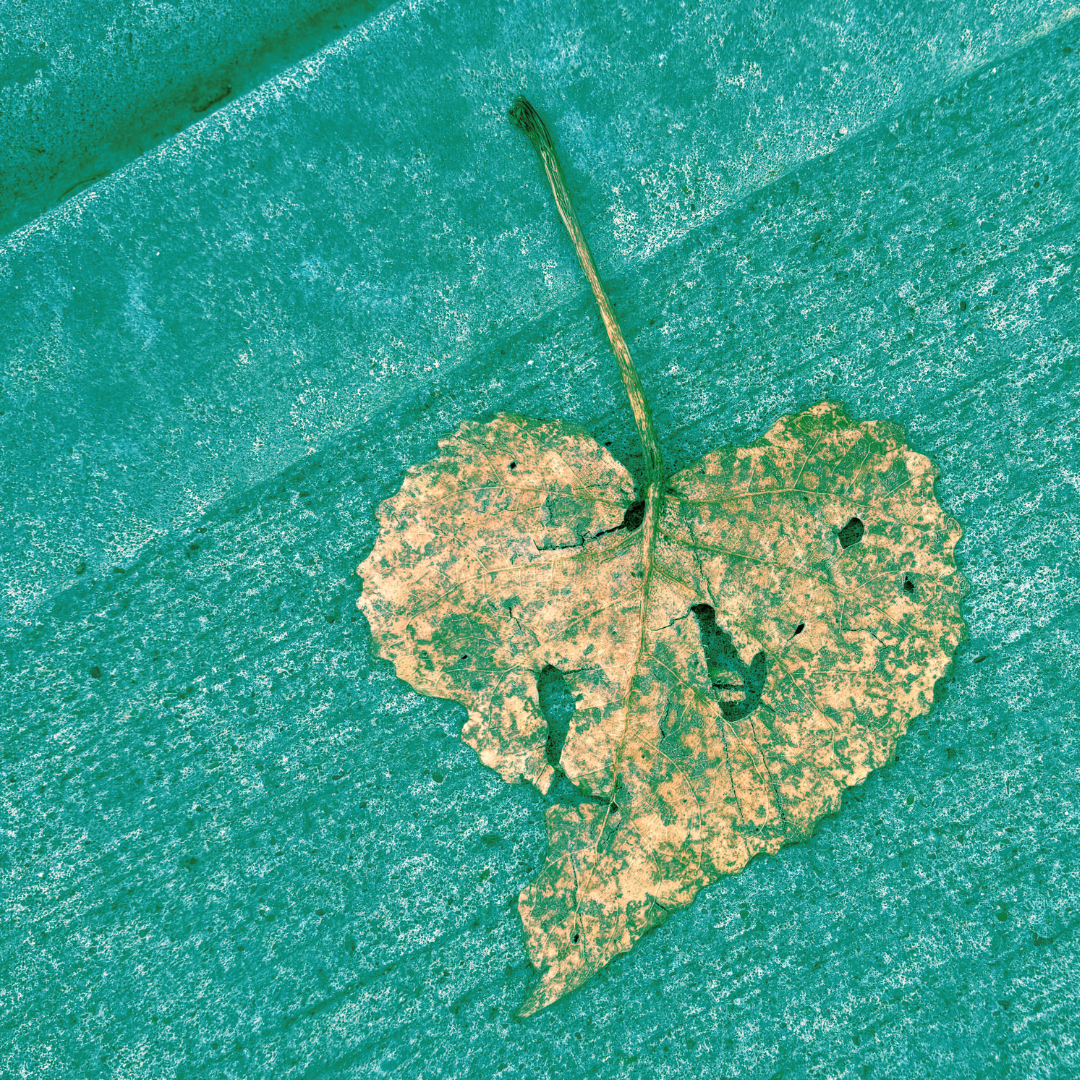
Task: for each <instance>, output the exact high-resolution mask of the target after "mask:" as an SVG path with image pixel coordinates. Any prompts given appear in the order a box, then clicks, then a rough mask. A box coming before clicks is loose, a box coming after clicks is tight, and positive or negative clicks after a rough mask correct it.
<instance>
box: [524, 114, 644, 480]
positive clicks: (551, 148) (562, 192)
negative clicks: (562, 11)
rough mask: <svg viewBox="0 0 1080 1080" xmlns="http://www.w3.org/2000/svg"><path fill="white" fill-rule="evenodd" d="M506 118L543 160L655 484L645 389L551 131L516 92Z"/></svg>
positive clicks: (556, 203)
mask: <svg viewBox="0 0 1080 1080" xmlns="http://www.w3.org/2000/svg"><path fill="white" fill-rule="evenodd" d="M510 119H511V120H512V121H513V123H514V126H515V127H517V128H519V129H520V130H521V131H523V132H524V133H525V134H526V135H527V136H528V137H529V142H531V143H532V145H533V149H534V150H535V151H536V153H537V154H538V155H539V157H540V161H541V162H542V163H543V166H544V172H546V173H547V178H548V182H549V183H550V184H551V192H552V194H553V195H554V196H555V205H556V206H557V207H558V209H559V216H560V217H561V218H562V220H563V224H564V225H565V226H566V231H567V232H568V233H569V234H570V239H571V240H572V241H573V242H574V249H575V250H576V251H577V257H578V261H579V262H580V263H581V269H582V270H584V271H585V276H586V277H587V278H588V279H589V285H590V286H591V287H592V291H593V296H595V297H596V303H597V304H598V306H599V308H600V315H601V317H602V318H603V320H604V326H605V327H606V328H607V333H608V338H609V340H610V341H611V347H612V349H614V350H615V359H616V360H617V361H618V362H619V373H620V374H621V375H622V381H623V386H625V387H626V396H627V397H628V398H629V399H630V408H631V409H632V410H633V413H634V423H635V424H636V425H637V430H638V436H639V437H640V438H641V449H642V452H643V453H644V455H645V472H646V476H645V486H646V488H650V487H652V486H653V485H654V484H656V485H659V483H660V481H661V480H663V474H664V463H663V460H662V458H661V457H660V444H659V442H658V441H657V438H656V428H655V427H654V426H653V419H652V413H651V412H650V411H649V403H648V401H646V400H645V391H644V390H643V389H642V387H641V379H640V378H638V373H637V368H635V367H634V361H633V360H632V359H631V358H630V350H629V349H628V348H627V346H626V339H625V338H624V337H623V335H622V330H620V329H619V322H618V320H617V319H616V318H615V311H614V309H613V308H612V306H611V300H610V299H608V294H607V291H606V290H605V289H604V284H603V282H602V281H601V280H600V274H599V273H598V272H597V269H596V261H595V260H594V259H593V256H592V252H591V251H590V250H589V244H588V241H586V239H585V234H584V233H583V232H582V231H581V222H580V221H578V216H577V213H576V212H575V210H574V204H573V201H572V200H571V198H570V192H569V190H568V189H567V187H566V179H565V177H564V176H563V171H562V166H561V165H560V164H559V158H558V155H557V154H556V153H555V144H554V142H552V139H551V134H550V132H549V131H548V129H547V127H546V126H545V124H544V121H543V120H541V119H540V114H539V113H538V112H537V111H536V110H535V109H534V108H533V107H532V105H530V104H529V102H528V101H527V100H526V99H525V98H524V97H521V96H520V95H519V96H518V97H516V98H514V103H513V105H512V106H511V108H510Z"/></svg>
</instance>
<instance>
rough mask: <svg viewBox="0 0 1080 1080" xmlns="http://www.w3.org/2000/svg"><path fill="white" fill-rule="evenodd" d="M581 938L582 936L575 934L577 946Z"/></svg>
mask: <svg viewBox="0 0 1080 1080" xmlns="http://www.w3.org/2000/svg"><path fill="white" fill-rule="evenodd" d="M580 938H581V935H580V934H575V935H574V944H575V945H576V944H577V943H578V941H579V940H580Z"/></svg>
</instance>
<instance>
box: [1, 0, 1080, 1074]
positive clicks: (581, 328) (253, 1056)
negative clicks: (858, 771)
mask: <svg viewBox="0 0 1080 1080" xmlns="http://www.w3.org/2000/svg"><path fill="white" fill-rule="evenodd" d="M1070 19H1071V20H1072V21H1070ZM845 65H846V66H845ZM519 90H526V91H528V92H529V94H530V96H531V97H532V99H533V101H534V103H535V104H536V105H537V106H538V107H539V108H540V109H541V110H542V111H543V112H544V114H545V116H546V118H547V119H548V121H549V123H550V124H551V126H552V128H553V130H554V132H555V134H556V138H557V139H558V140H559V142H560V145H561V148H562V153H563V157H564V160H565V163H566V166H567V173H568V177H569V181H570V183H571V185H572V187H573V188H574V190H575V191H576V192H577V193H578V194H579V201H580V208H581V213H582V219H583V223H584V226H585V229H586V232H587V234H588V235H589V237H590V240H591V242H592V245H593V248H594V250H595V251H596V254H597V258H598V262H599V264H600V267H601V272H602V273H605V276H606V278H607V280H608V283H609V286H610V289H611V292H612V295H613V301H614V304H615V307H616V310H617V312H618V313H619V315H620V317H621V319H622V320H623V329H624V331H625V333H626V337H627V340H628V342H629V344H630V347H631V350H632V351H633V352H634V355H635V357H636V359H637V362H638V366H639V368H640V370H641V374H642V380H643V382H644V384H645V388H646V392H647V393H648V394H649V395H650V398H651V401H652V403H653V409H654V413H655V416H656V421H657V426H658V428H659V430H660V433H661V441H662V445H663V450H664V456H665V460H666V462H667V464H668V468H669V469H671V470H676V469H679V468H682V467H685V466H686V465H687V464H689V463H690V462H691V461H693V460H694V459H695V458H696V457H698V456H700V455H701V454H702V453H704V452H706V451H708V450H710V449H712V448H713V447H716V446H719V445H722V444H724V443H746V442H748V441H750V440H752V439H754V438H756V437H758V436H760V435H761V434H762V433H763V432H764V431H765V430H766V429H767V428H768V427H769V425H770V424H771V423H772V422H773V421H774V420H775V419H776V417H778V416H779V415H781V414H783V413H788V412H794V411H797V410H799V409H801V408H804V407H806V406H808V405H811V404H813V403H814V402H816V401H818V400H821V399H822V398H828V399H831V400H836V401H839V402H841V403H843V405H844V407H845V409H846V410H847V412H848V413H849V414H850V415H851V416H852V417H853V418H855V419H864V418H871V417H873V418H881V419H886V420H891V421H895V422H898V423H900V424H901V425H903V426H904V428H905V429H906V431H907V435H908V441H909V443H910V445H911V446H912V447H913V448H914V449H915V450H918V451H919V452H921V453H925V454H928V455H929V456H930V457H931V458H933V459H934V461H935V462H936V463H937V464H938V466H939V467H940V469H941V473H942V476H941V479H940V480H939V482H938V485H937V493H938V498H939V501H940V502H941V503H942V505H943V506H944V508H945V509H946V511H947V512H949V513H950V514H952V515H953V516H955V517H956V518H957V519H958V520H959V521H960V522H961V523H962V525H963V526H964V529H965V535H964V537H963V539H962V540H961V542H960V546H959V548H958V563H959V566H960V569H961V571H962V572H963V573H964V574H965V576H966V577H968V579H969V580H970V581H971V584H972V591H971V594H970V596H969V598H968V600H967V601H966V602H965V605H964V613H965V618H966V620H967V622H968V624H969V626H970V629H971V642H970V643H969V645H967V646H966V647H964V648H963V649H962V650H961V653H960V655H959V657H958V659H957V661H956V664H955V666H954V669H953V672H952V675H951V676H950V678H949V679H948V680H947V681H946V682H945V683H943V684H941V685H940V687H939V693H938V702H937V705H936V707H935V709H934V711H933V712H932V713H931V714H930V715H928V716H926V717H923V718H921V719H919V720H917V721H915V723H914V724H913V725H912V728H911V730H910V731H909V733H908V735H906V736H905V737H904V738H903V739H901V741H900V744H899V750H898V757H897V761H896V762H895V764H893V765H890V766H888V767H886V768H885V769H883V770H881V771H880V772H878V773H876V774H874V775H873V776H872V777H871V778H870V779H869V780H868V781H867V782H866V784H865V785H863V786H862V787H861V788H858V789H855V790H854V791H852V792H850V793H849V794H848V795H847V796H846V797H845V800H844V808H843V810H842V811H841V813H840V814H839V815H838V816H836V817H833V818H829V819H827V820H826V821H825V822H823V823H822V825H821V826H819V828H818V830H817V832H816V833H815V835H814V836H813V837H812V838H811V839H810V840H809V841H807V842H804V843H802V844H799V845H797V846H793V847H791V848H788V849H785V850H784V851H782V852H780V853H779V854H777V855H773V856H769V857H766V858H761V859H758V860H755V861H754V862H753V863H751V865H750V866H749V867H748V868H747V869H746V870H745V871H744V872H743V873H742V874H740V875H738V876H735V877H731V878H726V879H722V880H721V881H720V882H718V883H716V884H714V885H712V886H710V887H709V888H708V889H706V890H704V891H703V892H702V893H701V894H700V895H699V896H698V898H697V899H696V900H695V902H694V905H693V906H692V907H691V908H690V909H688V910H687V911H684V912H680V913H677V914H676V915H674V916H673V917H672V918H671V919H670V920H669V921H668V923H667V924H666V925H665V926H664V927H661V928H660V929H659V930H658V931H656V932H655V933H653V934H652V935H650V936H649V937H647V938H646V939H645V940H643V941H642V942H640V943H639V944H638V945H637V946H636V947H635V949H634V950H633V952H631V953H629V954H628V955H626V956H623V957H621V958H619V959H617V960H616V961H615V962H614V963H612V964H611V965H610V966H609V967H608V968H606V969H605V970H604V971H603V972H601V973H600V974H599V975H598V976H597V977H596V978H595V979H593V980H592V981H591V982H590V983H589V984H588V985H587V986H585V987H584V988H582V989H581V990H578V991H576V992H575V993H573V994H571V995H570V996H568V997H567V998H565V999H564V1000H562V1001H560V1002H558V1003H557V1004H556V1005H555V1006H554V1007H552V1008H551V1009H549V1010H547V1011H545V1012H543V1013H541V1014H539V1015H537V1016H535V1017H533V1018H531V1019H529V1020H527V1021H520V1020H515V1019H514V1010H515V1009H516V1007H517V1006H518V1005H519V1004H520V1003H521V1001H522V1000H523V998H524V996H525V993H526V991H527V988H528V987H529V986H530V985H531V982H532V979H533V977H534V976H533V974H532V972H531V970H530V968H529V966H528V963H527V961H526V958H525V953H524V948H523V944H522V940H521V929H520V925H519V922H518V917H517V913H516V910H515V902H516V896H517V893H518V891H519V890H520V888H521V887H522V886H523V885H524V884H525V883H527V882H528V881H529V880H531V878H532V877H533V876H534V874H535V871H536V869H537V867H538V866H539V865H540V862H541V860H542V858H543V853H544V848H545V838H544V827H543V817H544V811H545V808H546V806H547V805H548V803H549V802H550V801H551V798H555V797H565V791H560V789H558V788H555V787H553V789H552V793H551V795H550V796H549V797H544V796H541V795H539V794H538V793H537V792H536V791H535V790H532V789H529V788H526V787H524V786H510V785H506V784H504V783H503V782H502V781H501V780H500V779H499V778H498V777H497V776H496V775H495V774H494V773H492V772H490V771H489V770H486V769H485V768H483V766H481V765H480V764H479V762H478V761H477V759H476V756H475V754H474V753H473V751H472V750H470V749H469V748H467V747H465V746H464V745H463V744H462V743H461V742H460V740H459V739H458V731H459V729H460V726H461V723H462V721H463V720H464V711H463V710H462V709H461V708H460V707H459V706H455V705H453V704H451V703H448V702H445V701H437V700H433V699H428V698H421V697H419V696H418V695H416V694H415V693H414V692H412V691H411V690H410V689H409V688H408V687H407V686H405V685H404V684H403V683H400V682H399V681H398V680H397V679H396V678H395V676H394V674H393V671H392V669H391V667H390V665H389V664H388V663H386V662H384V661H381V660H377V659H374V658H373V655H372V651H371V640H370V635H369V633H368V630H367V626H366V624H365V622H364V621H363V619H362V617H361V616H360V615H359V613H358V612H357V611H356V609H355V606H354V605H355V600H356V597H357V595H358V593H359V581H358V579H357V578H356V576H355V574H354V570H355V567H356V564H357V563H358V562H359V561H360V559H361V558H362V557H363V556H364V555H365V554H366V553H367V551H368V550H370V547H371V544H372V542H373V540H374V536H375V533H376V521H375V516H374V508H375V506H376V505H377V504H378V502H379V501H380V500H382V499H383V498H385V497H386V496H388V495H390V494H392V493H393V492H395V491H396V490H397V489H398V487H399V486H400V483H401V479H402V474H403V472H404V470H405V469H406V468H407V467H408V466H409V465H410V464H413V463H415V462H420V461H424V460H427V459H429V458H431V457H432V456H433V455H434V453H435V448H436V442H437V440H438V438H439V437H441V436H443V435H445V434H447V433H448V432H450V431H451V430H453V429H454V428H455V427H456V426H457V424H458V423H459V422H460V421H461V420H463V419H467V418H471V417H479V418H489V417H491V416H492V415H494V413H496V412H498V411H500V410H508V411H514V412H519V413H523V414H526V415H531V416H536V417H541V418H542V417H549V416H561V417H562V418H564V419H566V420H569V421H570V422H572V423H576V424H580V425H582V426H584V427H585V428H587V429H588V430H589V431H591V432H592V434H593V435H594V436H595V437H596V438H597V439H599V440H600V441H601V442H606V441H607V440H610V441H611V443H612V447H611V448H612V451H613V452H614V453H615V454H616V455H617V456H618V457H619V458H620V459H621V460H622V461H623V462H624V463H625V464H626V465H627V466H628V467H629V468H630V469H631V471H635V470H638V471H640V459H639V458H638V456H637V454H638V450H637V443H636V435H635V434H634V430H633V426H632V423H631V421H630V418H629V412H628V409H627V407H626V406H625V404H624V401H623V396H622V390H621V387H620V385H619V382H618V377H617V373H616V369H615V365H614V361H613V360H612V359H611V357H610V354H609V351H608V346H607V342H606V339H605V336H604V332H603V328H602V325H601V323H600V320H599V317H598V316H597V315H596V313H595V311H594V309H593V306H592V300H591V297H590V296H589V295H588V293H587V287H586V286H585V284H584V282H583V281H582V280H581V278H580V275H579V271H578V269H577V267H576V265H575V262H574V257H573V253H572V250H571V248H570V245H569V242H568V241H567V240H566V239H565V236H564V235H563V233H562V226H561V225H560V223H559V222H558V219H557V217H556V215H555V213H554V210H553V209H552V208H551V206H550V203H549V201H548V195H547V192H546V190H545V187H544V182H543V177H542V174H541V173H540V170H539V166H538V165H537V164H536V162H535V160H534V158H533V156H532V151H531V150H530V149H529V147H528V145H527V143H525V141H524V140H523V139H522V137H521V136H520V135H519V134H518V133H516V132H514V131H513V129H512V128H511V127H510V125H509V123H507V122H506V120H505V115H504V113H505V107H506V105H507V103H508V102H509V100H510V98H511V97H512V95H513V93H515V92H517V91H519ZM1078 106H1080V20H1076V19H1075V15H1074V13H1072V12H1071V11H1070V9H1068V8H1067V7H1066V6H1065V5H1064V4H1062V5H1057V6H1053V5H1046V4H1039V5H1036V4H1026V3H1016V4H1012V5H1010V6H1009V7H1008V10H1007V11H1006V12H1004V13H1001V12H999V13H997V14H994V13H993V12H991V11H990V10H989V9H987V8H986V7H985V6H979V5H975V4H970V5H967V6H952V7H950V8H949V9H948V11H945V10H944V9H941V10H939V9H930V8H929V7H922V6H919V7H916V8H913V9H911V10H909V11H906V12H904V13H897V12H895V11H893V10H891V9H886V8H885V7H872V6H869V5H867V6H864V7H860V8H859V9H858V10H857V11H855V12H854V13H850V14H849V13H848V9H847V6H842V5H837V6H836V9H835V10H834V11H833V13H832V14H828V15H827V14H825V13H823V10H822V9H821V8H820V7H819V6H817V5H810V4H806V5H800V6H795V5H790V6H787V7H785V9H784V10H782V11H772V10H770V11H766V10H764V9H760V8H755V7H751V6H749V5H747V6H742V7H740V6H731V7H729V8H725V9H720V8H716V7H711V6H708V5H691V4H688V5H687V6H686V7H682V6H679V5H678V4H674V3H673V4H670V5H650V6H649V7H648V8H644V9H641V10H638V9H635V10H634V11H633V12H631V11H630V9H626V10H625V11H622V12H620V11H619V10H617V9H615V8H603V9H596V10H590V11H588V12H586V11H585V10H584V9H582V10H581V11H580V12H579V13H567V12H566V10H565V5H556V4H550V5H544V4H542V3H524V4H521V5H514V6H510V7H507V8H506V9H505V13H504V14H500V13H499V11H498V9H496V8H495V7H494V6H490V7H488V6H484V5H480V6H476V7H472V6H470V7H469V8H468V9H467V10H466V8H465V7H464V6H462V5H458V6H448V5H437V4H432V3H416V4H412V5H409V6H394V7H391V8H389V9H388V10H387V11H385V12H383V13H382V14H381V15H377V16H375V17H373V18H372V19H371V20H369V21H367V22H365V23H364V24H363V25H362V26H360V27H359V28H358V29H357V30H356V31H354V32H353V33H352V34H350V35H348V36H347V37H346V38H345V39H343V40H342V41H341V42H340V43H338V44H336V45H334V46H333V47H332V48H330V49H328V50H326V51H324V52H323V53H321V54H318V55H317V56H315V57H313V58H312V59H310V60H308V61H306V62H305V63H304V64H303V65H301V66H300V67H299V68H297V69H295V70H293V71H291V72H289V73H287V74H286V75H283V76H281V77H280V78H278V79H275V80H273V81H271V82H269V83H267V84H265V85H263V86H262V87H261V88H260V89H258V90H257V91H256V92H254V93H252V94H251V95H249V96H248V97H246V98H244V99H242V100H239V101H236V102H234V103H232V104H230V105H228V106H227V107H225V108H223V109H221V110H220V111H219V112H217V113H215V114H214V115H213V116H211V117H209V118H208V119H206V120H205V121H203V122H202V123H201V124H199V125H197V126H195V127H193V128H190V129H188V130H187V131H186V132H184V133H182V134H181V135H180V136H178V137H177V138H175V139H173V140H171V141H170V142H167V143H165V144H163V145H162V146H161V147H160V148H159V149H157V150H156V151H154V152H153V153H150V154H148V155H146V156H145V157H143V158H141V159H140V160H138V161H137V162H135V163H133V164H132V165H130V166H128V167H126V168H125V169H123V170H121V171H120V172H118V173H116V174H114V175H113V176H111V177H110V178H108V179H107V180H105V181H103V182H102V183H100V184H99V185H97V186H96V187H94V188H92V189H90V190H88V191H86V192H83V193H81V194H79V195H77V196H75V197H74V198H73V199H72V200H70V201H69V202H67V203H65V204H64V205H63V206H62V207H61V208H60V209H59V210H58V211H56V212H54V213H52V214H50V215H48V216H45V217H42V218H39V219H37V220H36V221H34V222H33V223H32V224H30V225H28V226H27V227H25V228H23V229H21V230H19V231H18V232H16V233H14V234H12V235H11V236H10V237H8V238H6V240H4V241H3V242H2V245H0V357H2V359H3V380H4V381H3V392H4V400H3V403H2V404H0V410H2V412H3V415H2V416H0V439H2V454H3V456H2V458H0V463H2V464H0V490H2V492H3V497H4V504H3V505H4V513H5V516H6V518H7V520H8V522H9V528H8V529H7V530H5V531H4V533H3V535H2V536H0V547H2V554H0V560H2V561H0V569H2V575H3V582H4V586H3V588H4V597H3V599H4V618H5V620H6V621H5V624H4V625H5V637H4V638H3V643H2V657H3V659H2V668H0V705H2V712H0V723H2V724H3V728H2V730H0V755H2V761H0V764H2V771H0V830H2V832H0V883H2V884H0V896H2V898H3V905H4V923H3V931H2V934H0V1076H8V1075H10V1076H13V1077H22V1076H25V1077H34V1078H35V1080H36V1078H38V1077H92V1078H98V1077H101V1078H106V1077H108V1078H114V1077H115V1078H133V1080H134V1078H138V1080H142V1078H145V1077H154V1078H157V1077H162V1078H181V1077H184V1078H191V1080H195V1078H198V1080H204V1078H218V1077H220V1078H241V1077H243V1078H247V1077H263V1076H274V1077H283V1078H300V1077H307V1078H314V1077H358V1078H359V1077H364V1078H366V1077H379V1076H388V1077H400V1078H402V1080H408V1078H416V1077H422V1078H424V1080H434V1078H440V1077H441V1078H448V1080H449V1078H455V1080H456V1078H465V1077H474V1076H475V1077H485V1078H488V1077H502V1078H509V1077H515V1078H516V1077H520V1078H530V1080H531V1078H546V1077H551V1078H559V1080H564V1078H571V1080H575V1078H578V1077H580V1078H586V1077H588V1078H596V1077H599V1078H605V1080H606V1078H622V1077H642V1078H646V1077H647V1078H653V1077H659V1078H666V1080H667V1078H669V1080H682V1078H684V1077H685V1078H690V1077H694V1078H697V1077H704V1078H709V1080H712V1078H714V1077H715V1078H727V1077H731V1078H735V1077H737V1078H746V1080H758V1078H761V1080H770V1078H775V1080H780V1078H783V1080H793V1078H799V1077H813V1078H837V1080H839V1078H843V1080H849V1078H850V1080H854V1078H863V1077H873V1078H894V1077H896V1078H900V1077H902V1078H905V1080H908V1078H910V1080H920V1078H927V1080H930V1078H933V1080H938V1078H940V1077H942V1076H945V1077H948V1078H949V1080H969V1078H970V1080H975V1078H982V1077H1003V1078H1016V1080H1028V1078H1045V1080H1051V1078H1052V1080H1068V1078H1072V1077H1075V1076H1077V1075H1078V1074H1080V1021H1078V1020H1077V1016H1078V1014H1080V990H1078V987H1080V940H1078V935H1077V928H1078V926H1080V914H1078V906H1080V904H1078V902H1080V879H1078V878H1080V870H1078V867H1080V836H1078V833H1080V784H1078V781H1080V731H1078V727H1077V720H1078V717H1077V707H1076V697H1077V692H1076V671H1077V665H1078V661H1080V644H1078V641H1080V625H1078V624H1080V617H1078V614H1077V613H1078V612H1080V555H1078V553H1077V549H1078V546H1080V454H1078V451H1077V445H1078V439H1080V408H1078V406H1080V401H1078V396H1080V392H1078V390H1077V381H1078V375H1080V356H1078V341H1077V335H1078V328H1080V318H1078V311H1080V309H1078V304H1077V279H1076V272H1077V268H1078V267H1080V161H1078V157H1077V153H1076V147H1077V145H1080V108H1078Z"/></svg>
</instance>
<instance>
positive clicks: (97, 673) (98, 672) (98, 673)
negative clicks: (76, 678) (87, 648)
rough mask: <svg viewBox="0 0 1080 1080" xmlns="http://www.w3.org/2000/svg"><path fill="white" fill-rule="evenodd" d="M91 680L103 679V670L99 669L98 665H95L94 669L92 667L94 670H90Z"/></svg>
mask: <svg viewBox="0 0 1080 1080" xmlns="http://www.w3.org/2000/svg"><path fill="white" fill-rule="evenodd" d="M90 678H91V679H100V678H101V668H99V667H98V666H97V664H95V665H94V666H93V667H92V668H91V669H90Z"/></svg>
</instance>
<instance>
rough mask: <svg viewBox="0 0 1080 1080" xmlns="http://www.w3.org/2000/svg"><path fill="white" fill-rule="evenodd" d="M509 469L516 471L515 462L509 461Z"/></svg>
mask: <svg viewBox="0 0 1080 1080" xmlns="http://www.w3.org/2000/svg"><path fill="white" fill-rule="evenodd" d="M510 468H511V469H516V468H517V462H516V461H511V462H510Z"/></svg>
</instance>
